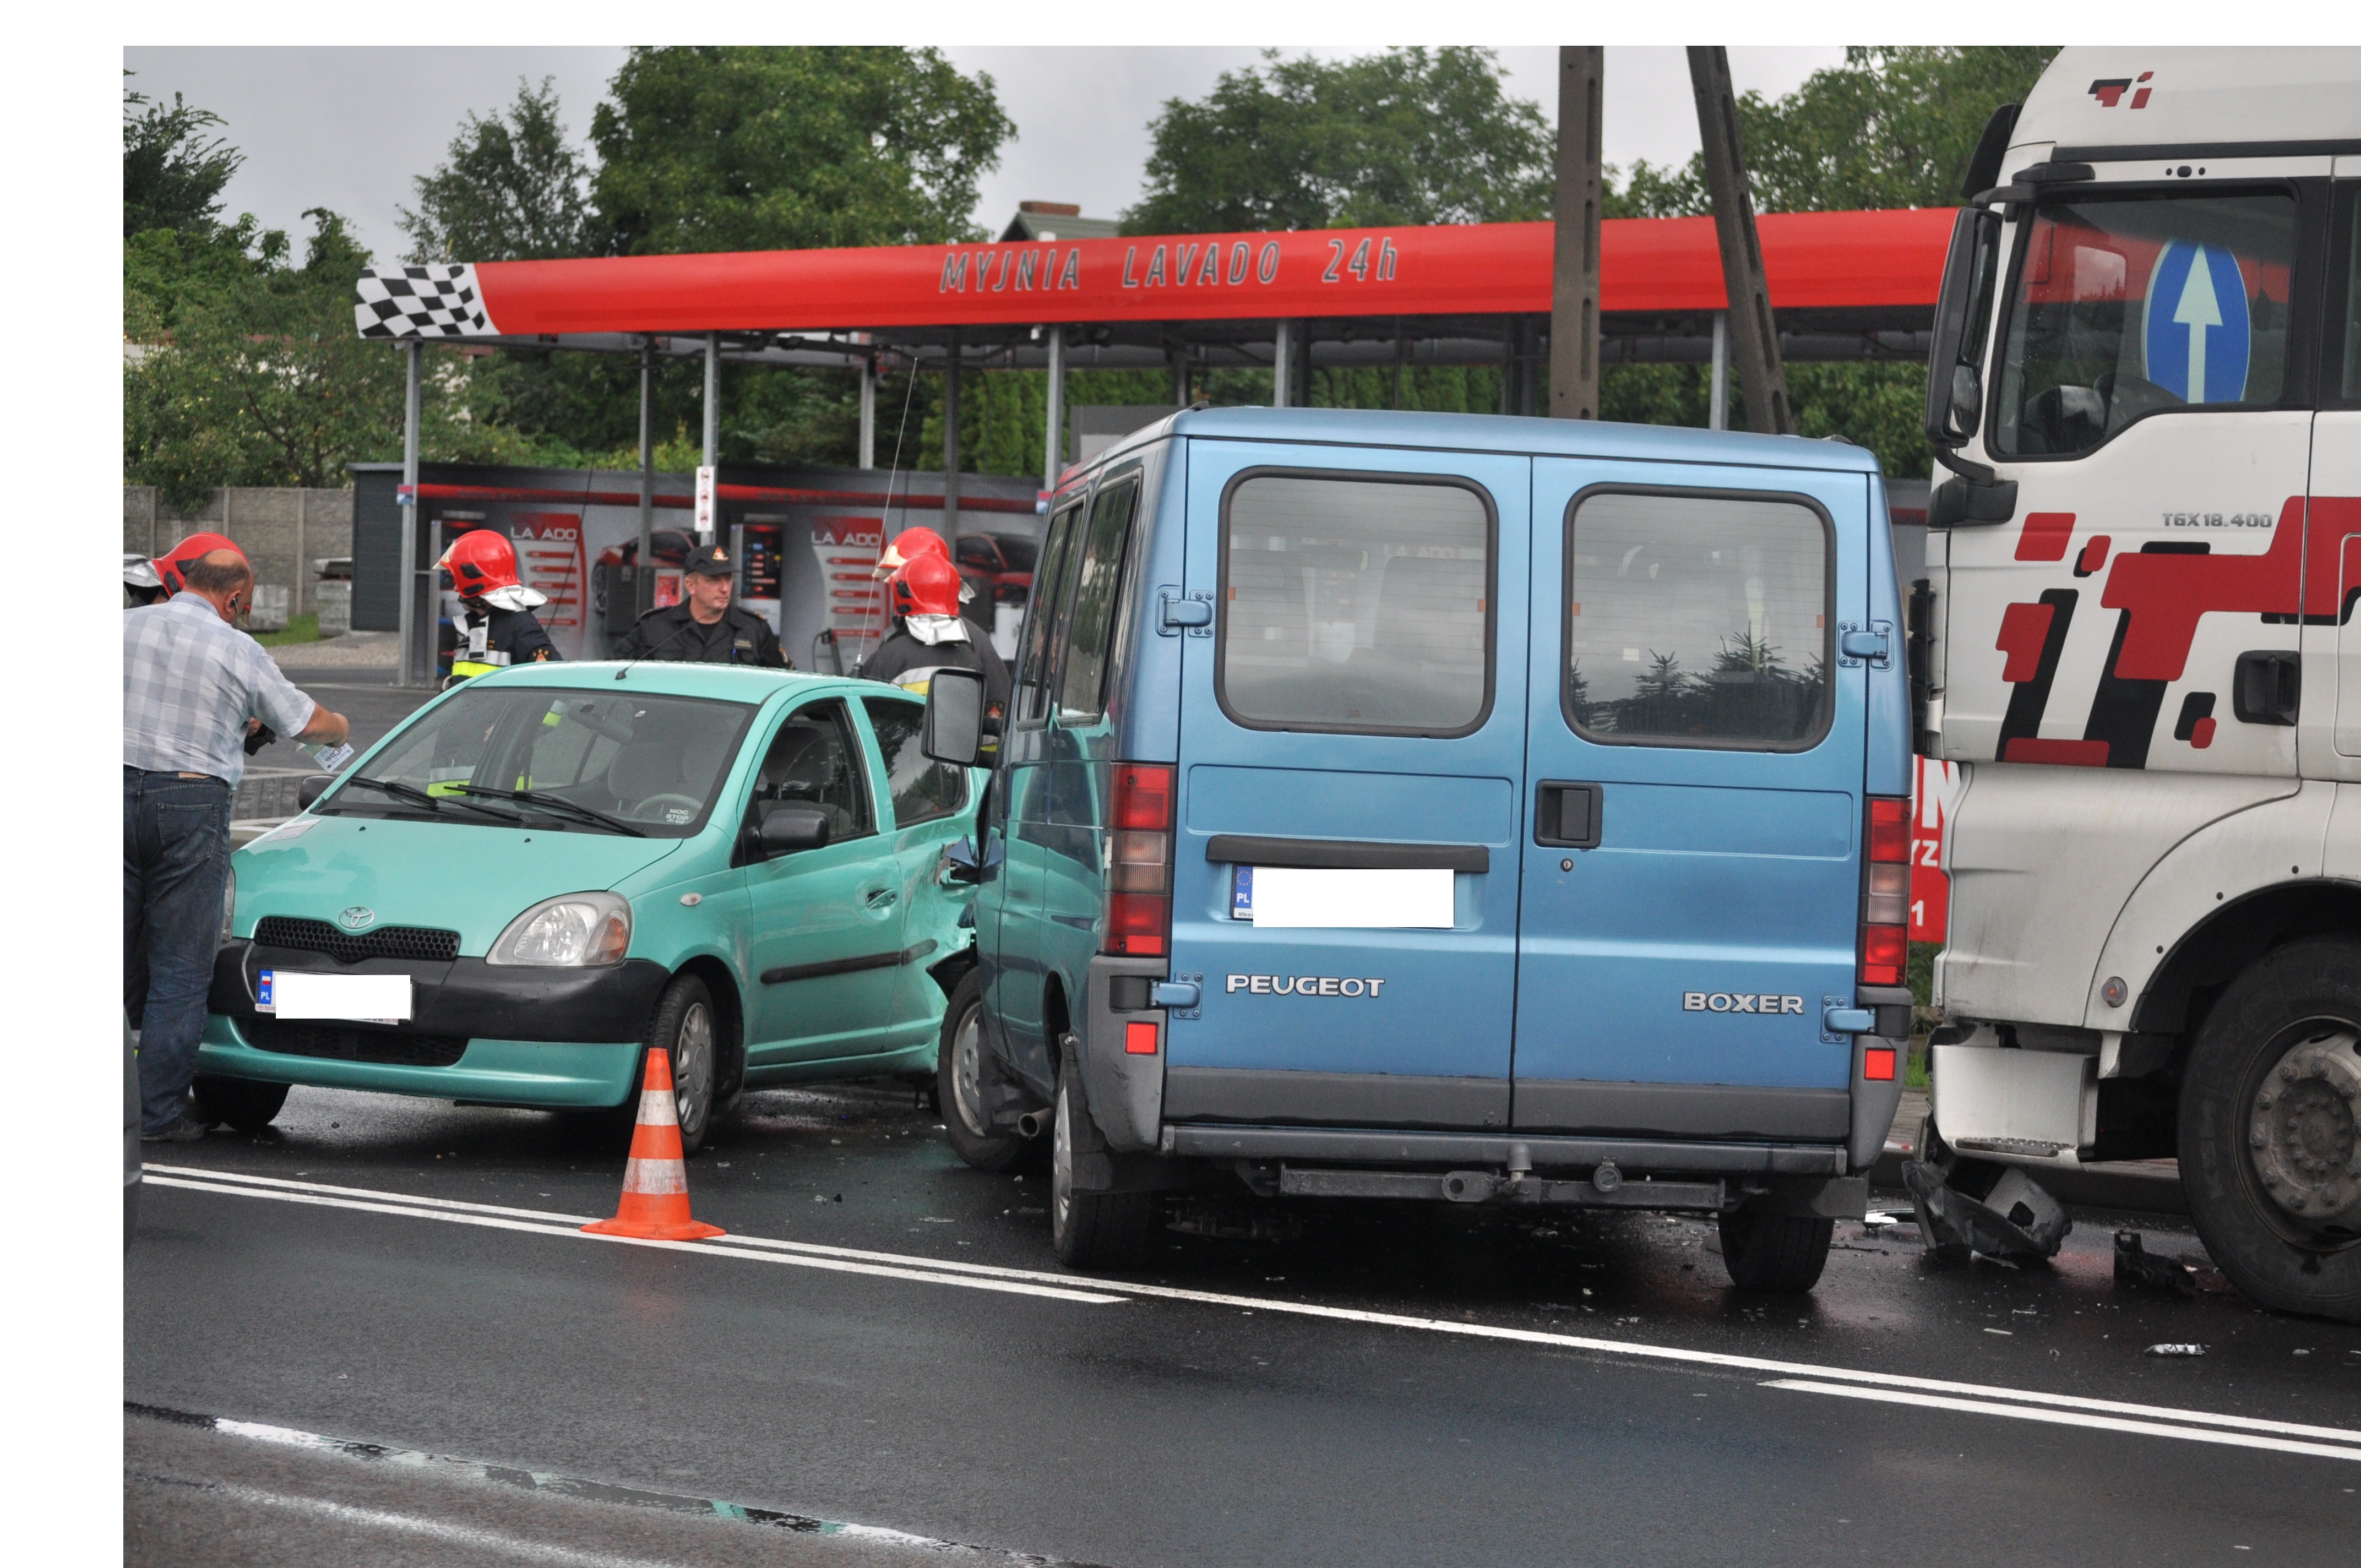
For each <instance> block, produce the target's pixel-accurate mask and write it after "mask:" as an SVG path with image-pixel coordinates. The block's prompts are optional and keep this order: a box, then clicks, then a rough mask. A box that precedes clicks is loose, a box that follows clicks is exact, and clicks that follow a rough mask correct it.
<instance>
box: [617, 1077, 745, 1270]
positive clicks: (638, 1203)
mask: <svg viewBox="0 0 2361 1568" xmlns="http://www.w3.org/2000/svg"><path fill="white" fill-rule="evenodd" d="M582 1228H583V1229H584V1230H586V1231H595V1232H596V1233H598V1234H599V1235H602V1236H636V1237H638V1238H640V1239H641V1240H642V1241H657V1242H693V1241H697V1240H698V1239H700V1238H702V1237H705V1236H719V1235H725V1234H728V1233H727V1232H725V1231H723V1230H722V1228H721V1227H720V1226H719V1225H708V1224H706V1223H703V1222H701V1221H698V1220H693V1219H691V1218H689V1214H688V1167H687V1166H686V1163H684V1161H683V1159H682V1157H681V1152H680V1113H679V1109H678V1107H677V1106H676V1105H675V1103H674V1101H673V1091H672V1057H671V1055H670V1053H668V1052H666V1051H665V1050H664V1047H661V1046H658V1047H653V1048H652V1049H651V1050H650V1051H649V1052H648V1070H647V1076H646V1077H645V1079H643V1080H642V1082H641V1084H640V1119H639V1123H638V1124H637V1125H635V1126H634V1127H632V1129H631V1160H630V1162H629V1163H628V1164H626V1165H625V1166H624V1167H623V1202H622V1206H621V1207H620V1208H619V1209H617V1210H616V1211H615V1217H614V1218H613V1219H611V1220H600V1221H598V1223H595V1224H588V1225H585V1226H583V1227H582Z"/></svg>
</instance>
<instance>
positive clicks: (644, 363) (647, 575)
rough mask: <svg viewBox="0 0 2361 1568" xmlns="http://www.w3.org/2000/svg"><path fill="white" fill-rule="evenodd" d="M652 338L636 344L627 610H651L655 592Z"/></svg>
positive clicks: (653, 358)
mask: <svg viewBox="0 0 2361 1568" xmlns="http://www.w3.org/2000/svg"><path fill="white" fill-rule="evenodd" d="M655 534H656V340H655V339H654V338H653V337H650V338H645V339H643V340H642V342H641V344H640V553H639V555H638V557H637V559H636V560H635V562H634V564H633V565H632V567H631V613H632V614H633V615H634V616H636V615H638V614H639V613H640V612H641V611H642V610H646V609H653V608H654V606H655V602H656V593H655V581H656V563H655Z"/></svg>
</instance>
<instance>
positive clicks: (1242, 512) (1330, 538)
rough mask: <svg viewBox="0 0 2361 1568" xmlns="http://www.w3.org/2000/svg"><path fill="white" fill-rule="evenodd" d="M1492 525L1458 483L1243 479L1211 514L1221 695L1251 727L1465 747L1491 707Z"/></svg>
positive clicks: (1475, 493) (1487, 505)
mask: <svg viewBox="0 0 2361 1568" xmlns="http://www.w3.org/2000/svg"><path fill="white" fill-rule="evenodd" d="M1493 532H1494V515H1493V510H1492V505H1491V500H1490V498H1489V497H1488V496H1487V495H1486V494H1485V493H1484V491H1483V490H1481V489H1480V488H1477V486H1476V485H1475V484H1473V483H1472V482H1471V481H1468V480H1464V479H1433V478H1428V477H1424V476H1400V477H1375V476H1365V475H1341V474H1323V473H1301V472H1297V473H1281V472H1271V471H1268V470H1265V471H1261V472H1256V473H1249V474H1247V475H1246V476H1245V477H1241V478H1239V479H1237V480H1235V481H1234V482H1233V483H1232V485H1231V487H1230V490H1229V494H1228V495H1227V497H1226V498H1225V499H1224V506H1223V515H1222V589H1221V605H1220V609H1221V616H1220V622H1221V625H1220V636H1219V653H1218V667H1217V672H1216V676H1215V679H1216V681H1217V682H1218V685H1219V689H1220V694H1221V699H1222V707H1223V709H1224V712H1226V713H1227V714H1228V715H1229V716H1230V718H1232V719H1234V720H1235V721H1236V722H1237V723H1239V724H1242V725H1245V726H1246V727H1248V728H1250V729H1312V730H1327V731H1334V732H1340V733H1348V734H1370V735H1433V736H1451V735H1465V734H1466V733H1468V732H1470V731H1471V730H1474V729H1477V728H1478V727H1479V726H1480V725H1482V723H1483V722H1484V719H1485V717H1486V715H1487V714H1488V713H1489V711H1490V709H1491V706H1492V623H1493V609H1492V607H1493V603H1494V599H1495V587H1494V583H1493Z"/></svg>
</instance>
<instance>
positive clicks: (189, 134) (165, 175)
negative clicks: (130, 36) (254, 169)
mask: <svg viewBox="0 0 2361 1568" xmlns="http://www.w3.org/2000/svg"><path fill="white" fill-rule="evenodd" d="M124 74H125V75H126V76H128V75H129V74H130V72H129V71H126V72H124ZM222 123H223V121H222V117H221V116H220V115H216V114H214V113H213V112H212V111H211V110H209V109H199V108H195V107H192V106H191V105H190V104H186V103H184V102H182V100H181V95H180V94H179V93H173V94H172V106H171V107H170V108H169V109H168V108H166V107H164V105H163V104H159V103H151V102H149V100H148V97H147V95H146V94H145V93H134V92H133V91H131V90H130V89H129V88H128V87H126V88H125V89H124V90H123V237H124V238H126V239H128V238H130V237H131V236H133V235H136V234H145V233H147V232H148V230H150V229H170V230H172V231H174V232H175V233H178V234H183V235H188V236H192V237H198V238H204V237H210V236H212V234H213V232H214V227H215V220H216V219H217V218H218V217H219V216H220V214H221V206H222V202H221V195H222V189H223V187H225V186H226V185H227V184H228V183H229V181H230V176H231V175H233V174H236V172H237V170H238V165H239V164H241V163H243V162H245V161H246V159H245V157H244V155H243V154H241V153H240V152H239V151H238V150H237V149H236V148H234V147H232V146H230V145H229V141H228V138H226V137H217V136H212V135H209V134H208V133H209V132H211V131H212V130H213V128H214V126H219V125H221V124H222Z"/></svg>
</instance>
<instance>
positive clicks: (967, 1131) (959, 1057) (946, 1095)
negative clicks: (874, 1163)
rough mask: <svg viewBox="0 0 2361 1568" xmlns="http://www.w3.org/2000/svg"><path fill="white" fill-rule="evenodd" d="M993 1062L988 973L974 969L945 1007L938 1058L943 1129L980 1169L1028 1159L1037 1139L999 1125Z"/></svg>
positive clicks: (937, 1095) (963, 1156)
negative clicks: (986, 1020)
mask: <svg viewBox="0 0 2361 1568" xmlns="http://www.w3.org/2000/svg"><path fill="white" fill-rule="evenodd" d="M991 1071H992V1063H991V1062H990V1061H989V1060H988V1059H987V1058H986V1055H985V1046H984V1037H983V971H982V970H969V971H968V973H967V977H966V978H965V979H963V980H961V981H960V982H959V984H958V985H957V986H956V987H954V988H953V989H952V991H951V997H950V1002H949V1003H947V1004H945V1006H944V1008H943V1033H942V1044H941V1046H940V1047H939V1049H938V1050H937V1052H936V1057H935V1098H936V1099H937V1100H938V1101H939V1102H941V1106H940V1108H941V1113H942V1118H943V1132H944V1134H945V1135H948V1136H949V1137H950V1144H951V1148H952V1149H953V1151H954V1152H956V1153H957V1154H958V1155H959V1157H960V1158H961V1159H963V1160H965V1161H967V1163H968V1164H970V1165H971V1166H973V1167H974V1168H976V1169H978V1170H990V1171H1003V1170H1007V1169H1009V1168H1012V1167H1014V1166H1015V1165H1016V1164H1017V1162H1018V1161H1020V1160H1022V1159H1023V1158H1024V1157H1025V1152H1026V1145H1027V1143H1028V1142H1030V1141H1031V1140H1029V1139H1027V1138H1026V1137H1025V1136H1024V1135H1021V1134H1019V1133H1018V1132H1017V1130H1016V1128H1014V1127H994V1125H993V1124H992V1120H991V1114H990V1113H989V1111H988V1110H987V1109H986V1107H987V1105H988V1103H989V1097H988V1095H987V1093H986V1089H987V1087H988V1085H989V1082H990V1080H989V1079H988V1078H987V1077H986V1075H987V1074H988V1073H990V1072H991Z"/></svg>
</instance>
